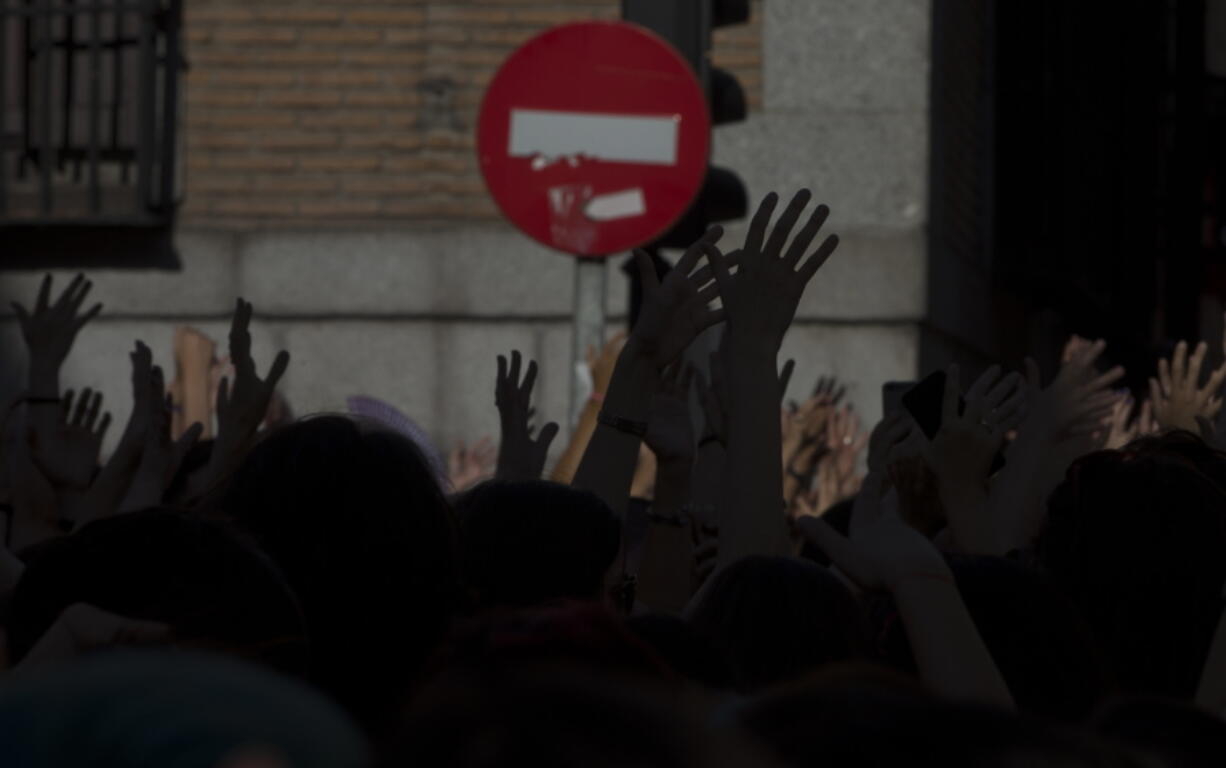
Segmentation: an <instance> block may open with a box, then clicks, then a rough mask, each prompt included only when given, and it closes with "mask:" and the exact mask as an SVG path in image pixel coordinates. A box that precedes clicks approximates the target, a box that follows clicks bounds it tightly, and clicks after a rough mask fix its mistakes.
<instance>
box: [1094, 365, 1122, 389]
mask: <svg viewBox="0 0 1226 768" xmlns="http://www.w3.org/2000/svg"><path fill="white" fill-rule="evenodd" d="M1124 373H1125V371H1124V367H1123V366H1122V365H1117V366H1115V367H1114V368H1112V369H1111V370H1109V371H1107V372H1106V373H1104V374H1103V375H1101V376H1099V377H1098V378H1096V379H1094V380H1093V381H1091V382H1090V383H1089V384H1088V385H1087V386H1086V390H1087V391H1089V392H1098V391H1101V390H1103V389H1106V388H1107V387H1110V386H1111V385H1112V384H1114V383H1115V382H1117V381H1119V380H1120V379H1122V378H1124Z"/></svg>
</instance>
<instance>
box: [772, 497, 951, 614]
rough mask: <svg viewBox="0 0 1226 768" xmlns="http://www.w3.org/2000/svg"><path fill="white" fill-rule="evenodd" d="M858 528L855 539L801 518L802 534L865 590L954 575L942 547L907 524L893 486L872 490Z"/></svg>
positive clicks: (861, 504)
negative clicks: (908, 580) (938, 547)
mask: <svg viewBox="0 0 1226 768" xmlns="http://www.w3.org/2000/svg"><path fill="white" fill-rule="evenodd" d="M855 522H856V525H855V526H853V529H852V536H851V537H850V538H849V537H847V536H844V535H842V534H841V533H839V532H838V531H836V530H835V529H834V528H832V527H831V526H830V524H829V523H827V522H826V521H824V520H822V519H821V518H819V517H815V516H808V515H807V516H804V517H800V518H798V519H797V521H796V528H797V529H798V530H799V531H800V532H801V534H802V535H804V536H805V538H807V539H809V540H810V541H812V542H813V543H814V544H816V545H817V547H818V548H819V549H821V550H822V552H824V553H825V554H826V556H827V557H829V558H830V561H831V563H833V564H834V565H835V567H837V568H838V569H839V570H840V571H842V572H843V573H844V574H845V575H846V576H848V577H849V578H850V579H851V580H852V581H853V582H855V584H856V585H857V586H858V587H860V588H861V589H866V590H867V589H893V588H895V587H897V586H898V585H899V584H901V583H903V582H904V581H906V580H907V579H910V578H925V577H932V576H936V577H944V576H946V575H947V574H948V573H949V566H948V565H946V563H945V559H944V558H942V557H941V554H940V553H939V552H937V550H936V547H934V546H933V545H932V543H931V542H930V541H928V539H926V538H925V537H924V536H923V535H922V534H921V533H920V532H919V531H917V530H915V529H914V528H912V527H911V526H910V525H907V523H906V521H905V520H903V517H902V514H901V512H900V510H899V501H898V492H897V491H896V490H895V489H894V487H893V486H892V485H890V484H888V483H886V482H877V483H871V484H868V485H866V486H865V488H864V490H863V492H862V493H861V497H860V499H859V500H858V501H857V504H856V511H855Z"/></svg>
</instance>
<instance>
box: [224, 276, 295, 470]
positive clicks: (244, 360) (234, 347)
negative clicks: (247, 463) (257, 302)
mask: <svg viewBox="0 0 1226 768" xmlns="http://www.w3.org/2000/svg"><path fill="white" fill-rule="evenodd" d="M251 313H252V307H251V304H250V303H249V302H246V301H243V300H242V299H238V300H237V302H236V303H235V309H234V318H233V320H231V323H230V362H231V364H232V365H233V366H234V379H233V381H231V380H230V379H229V378H222V380H221V382H220V384H219V385H218V388H217V407H216V412H217V439H216V441H215V442H214V443H213V452H212V455H211V456H210V458H209V467H208V473H207V474H208V477H209V480H210V482H215V481H217V480H218V479H220V478H221V477H222V476H223V475H224V474H225V473H226V472H227V471H229V470H230V469H232V468H233V466H234V464H235V463H237V462H238V461H239V460H240V458H241V457H242V455H243V453H244V451H245V450H246V448H247V445H248V443H249V442H250V440H251V438H252V437H253V436H254V435H255V433H256V431H257V430H258V429H259V428H260V424H261V422H263V421H264V417H265V415H267V413H268V403H269V402H270V401H271V400H272V396H273V393H274V391H275V390H276V388H277V382H279V381H280V380H281V377H282V376H283V375H284V374H285V369H286V368H288V367H289V353H288V352H286V351H285V350H281V351H280V352H278V353H277V356H276V358H274V359H273V362H272V367H271V368H269V370H268V376H267V377H265V378H264V379H262V380H261V379H260V377H259V376H258V375H257V374H256V369H255V360H253V359H252V357H251V331H250V327H251Z"/></svg>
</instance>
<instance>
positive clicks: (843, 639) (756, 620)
mask: <svg viewBox="0 0 1226 768" xmlns="http://www.w3.org/2000/svg"><path fill="white" fill-rule="evenodd" d="M712 578H713V579H714V581H713V582H712V583H711V584H710V585H709V586H707V587H706V594H705V595H704V596H703V597H702V598H701V600H700V602H699V603H698V605H697V606H696V608H695V610H694V613H693V615H692V616H691V617H690V621H691V623H692V624H693V626H694V627H695V628H696V629H698V631H700V632H702V633H703V634H704V635H706V636H707V637H709V638H710V639H711V640H712V641H713V642H714V643H715V644H716V646H717V647H718V648H719V649H720V650H721V652H722V653H723V655H724V657H725V658H726V659H727V660H728V663H729V665H730V667H731V669H732V678H733V681H734V684H735V687H736V688H737V690H740V691H742V692H752V691H756V690H758V689H760V688H763V687H765V686H768V685H771V684H774V683H779V682H782V681H785V680H789V679H794V678H796V677H799V676H800V675H802V674H804V673H805V672H807V671H809V670H812V669H814V668H815V667H818V666H820V665H822V664H825V663H828V662H832V661H842V660H846V659H851V658H856V657H859V656H860V655H862V653H863V650H864V647H865V644H864V633H863V627H862V623H861V617H860V610H859V606H858V604H857V603H856V600H855V598H854V597H853V596H852V594H851V592H850V591H849V590H848V588H847V586H846V585H845V584H843V582H841V581H839V579H838V578H837V577H836V576H834V575H832V574H831V573H830V572H829V571H827V570H826V569H825V568H822V567H821V566H818V565H815V564H813V563H811V562H808V561H805V560H799V559H796V558H789V557H765V556H754V557H747V558H744V559H742V560H739V561H737V562H736V563H734V564H732V565H730V566H728V567H727V568H725V569H724V570H722V571H720V572H718V573H717V574H715V576H713V577H712Z"/></svg>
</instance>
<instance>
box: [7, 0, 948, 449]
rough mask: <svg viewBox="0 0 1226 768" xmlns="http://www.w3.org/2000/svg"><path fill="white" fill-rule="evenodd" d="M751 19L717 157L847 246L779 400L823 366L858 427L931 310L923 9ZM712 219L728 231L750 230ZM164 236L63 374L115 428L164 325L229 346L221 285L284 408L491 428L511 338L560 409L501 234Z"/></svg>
mask: <svg viewBox="0 0 1226 768" xmlns="http://www.w3.org/2000/svg"><path fill="white" fill-rule="evenodd" d="M765 9H766V18H765V26H764V36H765V37H764V41H763V55H764V57H765V61H764V78H765V82H764V88H765V103H764V108H763V110H762V111H761V112H756V113H754V114H752V115H751V116H750V118H749V120H748V121H746V122H745V123H743V124H739V125H735V126H729V127H721V128H719V129H717V132H716V138H715V157H714V160H715V162H717V163H719V164H721V165H724V166H725V167H728V168H731V169H733V170H735V171H736V172H738V173H739V174H740V175H741V176H742V177H743V178H744V179H745V180H746V183H747V185H748V186H749V188H750V194H751V197H752V198H753V200H754V201H755V203H756V200H757V199H759V198H760V197H761V196H762V195H763V194H765V193H766V192H767V191H769V190H771V189H778V190H780V191H781V192H782V193H784V194H788V193H790V192H791V191H792V190H794V189H796V188H798V187H800V186H808V187H810V188H811V189H813V191H814V194H815V197H816V198H817V199H819V200H822V201H825V202H827V203H829V205H830V206H831V209H832V211H833V213H832V215H831V218H830V224H829V228H830V230H831V231H837V232H838V233H839V234H840V236H841V238H842V245H841V246H840V248H839V250H838V252H837V253H836V254H835V256H834V257H833V258H832V259H831V261H830V262H829V263H828V265H827V266H826V268H824V269H823V270H822V272H821V273H819V275H818V276H817V278H815V280H814V283H813V284H812V285H811V287H810V289H809V290H808V292H807V293H806V295H805V297H804V300H803V302H802V305H801V312H800V316H799V317H798V320H797V324H796V326H795V327H794V328H793V330H792V332H791V333H790V334H789V336H788V338H787V340H786V341H785V344H784V349H783V355H784V356H785V357H795V358H796V359H797V372H796V376H795V377H794V378H793V383H792V390H791V392H790V395H791V396H792V397H801V396H803V394H804V390H806V389H807V388H808V387H810V386H811V385H812V382H813V381H814V380H815V379H816V377H817V375H818V374H819V373H832V374H835V375H837V376H839V377H840V378H841V379H843V380H844V381H846V382H847V383H848V384H849V385H850V397H851V400H852V402H854V403H855V405H856V407H857V409H858V410H859V411H860V413H861V414H862V415H863V417H864V418H865V419H866V420H868V421H873V420H875V419H876V418H877V417H878V416H879V413H880V385H881V384H882V382H884V381H887V380H892V379H909V378H913V377H914V376H915V375H916V366H917V364H918V343H919V332H918V329H919V324H920V323H921V322H922V319H923V317H924V316H925V312H926V307H925V300H926V299H925V297H926V295H927V294H926V290H925V284H924V281H925V276H926V260H925V240H924V223H925V219H926V215H925V211H926V200H925V190H926V184H927V170H926V162H927V147H928V140H927V125H928V112H927V101H928V39H929V11H930V9H929V3H928V1H927V0H766V3H765ZM728 229H729V234H728V235H727V238H728V240H729V241H732V242H735V241H736V239H737V238H738V237H740V236H741V235H742V234H743V231H744V225H743V223H738V224H733V225H730V226H729V227H728ZM177 243H178V248H179V251H180V255H181V260H182V262H183V265H184V269H183V271H182V272H179V273H165V272H138V271H126V270H94V271H91V272H90V277H91V279H93V281H94V284H95V288H94V296H93V297H92V298H96V299H97V300H99V301H102V302H104V303H105V304H106V306H107V309H106V312H105V314H104V315H103V317H102V318H100V319H99V320H98V321H97V322H95V323H94V324H92V325H91V326H90V327H89V328H88V329H87V330H86V331H85V332H84V333H83V334H82V337H81V339H80V342H79V345H78V348H77V349H76V350H74V352H73V355H72V357H71V359H70V360H69V362H68V364H67V366H66V369H65V376H64V382H65V385H66V386H74V387H81V386H93V387H100V388H101V389H102V391H103V392H104V393H105V395H106V401H107V405H108V408H109V409H110V410H111V411H112V412H113V413H114V415H115V417H116V419H117V420H118V423H119V424H122V423H123V420H124V419H126V417H127V411H128V408H129V407H130V403H129V384H128V365H129V363H128V357H127V351H128V350H129V349H130V348H131V345H132V342H133V340H134V339H136V338H141V339H143V340H145V341H146V342H147V343H149V344H150V345H151V346H152V347H153V348H154V352H155V355H156V356H157V359H158V361H159V362H160V363H161V364H163V365H170V364H171V358H170V355H171V338H172V334H173V329H174V327H175V326H176V325H180V324H190V325H194V326H196V327H198V328H201V329H202V330H205V331H206V332H209V333H210V334H212V335H213V336H214V337H215V338H216V339H218V340H219V341H221V342H223V343H224V339H225V328H226V319H227V316H228V313H229V311H230V309H231V307H232V306H233V301H234V298H235V296H243V297H244V298H247V299H248V300H250V301H252V302H254V304H255V308H256V320H255V323H254V329H253V335H254V350H255V355H256V357H257V360H258V361H259V363H260V365H261V367H263V366H266V365H267V364H268V362H269V361H271V359H272V356H273V354H274V352H275V350H276V349H277V348H281V347H284V348H286V349H288V350H289V351H290V353H291V354H292V356H293V362H292V363H291V366H290V370H289V373H288V374H287V375H286V378H285V380H284V390H285V393H286V395H287V397H288V399H289V401H290V403H291V405H292V406H293V407H294V409H295V410H296V411H297V412H298V413H300V414H303V413H311V412H318V411H327V410H335V409H338V408H341V407H342V406H343V404H344V398H345V397H346V396H348V395H352V394H370V395H375V396H378V397H382V398H385V399H387V400H388V401H390V402H392V403H393V404H395V405H397V406H398V407H400V408H402V409H404V410H405V411H406V412H407V413H409V414H410V415H411V416H413V417H414V418H415V419H417V420H418V421H419V422H420V423H421V424H422V425H423V426H424V427H425V428H426V429H427V430H428V431H429V432H430V433H431V434H432V435H434V436H435V439H436V441H437V442H438V444H439V445H440V447H446V446H448V445H450V444H452V443H453V442H454V441H455V440H457V439H475V438H477V437H479V436H481V435H483V434H494V433H496V430H497V420H496V413H495V410H494V406H493V396H492V391H493V372H494V356H495V355H496V354H498V353H500V352H505V351H507V350H509V349H511V348H519V349H521V350H523V351H524V352H525V353H526V354H528V355H530V356H532V357H535V358H536V359H538V360H539V361H540V363H541V366H542V374H541V378H540V384H539V405H538V409H539V411H540V413H541V416H542V417H543V418H546V419H554V420H558V421H564V420H565V416H566V412H567V398H568V392H569V376H570V371H571V360H570V334H569V324H568V319H569V313H570V310H571V290H572V280H573V275H572V269H573V267H572V264H571V262H570V261H569V260H568V259H567V258H566V257H564V256H561V255H558V254H555V253H552V252H549V251H547V250H545V249H544V248H541V247H539V246H537V245H536V244H535V243H533V242H531V241H529V240H528V239H527V238H525V237H523V236H521V235H519V234H518V233H517V232H515V231H514V230H512V229H510V228H509V227H504V226H498V225H488V224H481V225H462V224H451V225H439V226H437V227H426V226H412V227H404V228H397V229H390V228H389V229H385V230H379V231H374V230H370V229H361V230H358V229H352V230H344V229H338V230H329V231H320V230H316V229H315V228H313V227H312V225H311V223H309V222H304V223H303V227H302V228H300V229H291V230H275V231H272V230H270V231H251V232H227V231H209V230H208V229H193V230H191V231H182V232H180V233H178V236H177ZM0 248H2V246H0ZM620 263H621V259H620V258H619V259H615V260H612V261H611V262H610V264H609V267H608V268H609V272H610V274H609V278H608V285H609V290H608V296H607V310H608V312H609V314H610V317H611V324H616V323H617V321H618V320H619V319H620V318H621V315H623V314H624V311H625V307H626V281H625V278H624V277H623V276H622V274H621V273H620V271H619V268H620ZM68 277H69V275H67V274H60V275H57V283H58V284H60V285H62V284H65V282H66V280H67V279H68ZM38 280H39V275H37V274H33V273H19V272H0V300H2V301H0V312H2V313H3V316H0V345H2V347H3V348H2V349H0V352H3V358H2V359H4V360H6V361H10V365H9V366H8V367H7V368H6V370H4V371H2V372H0V390H2V392H5V393H7V392H12V391H15V390H16V389H17V388H18V387H19V386H20V381H21V378H22V376H23V371H22V370H21V364H20V362H19V361H20V360H21V359H22V358H23V357H24V354H23V353H22V351H21V345H20V343H19V340H18V338H17V334H16V330H15V324H14V321H13V319H12V315H11V312H10V311H9V309H8V302H9V301H11V300H14V299H19V300H23V301H26V302H30V301H32V300H33V297H34V294H35V292H36V290H37V284H38ZM118 432H119V429H118V428H116V429H113V430H112V435H111V440H112V441H113V440H114V439H115V438H116V437H117V435H118Z"/></svg>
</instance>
